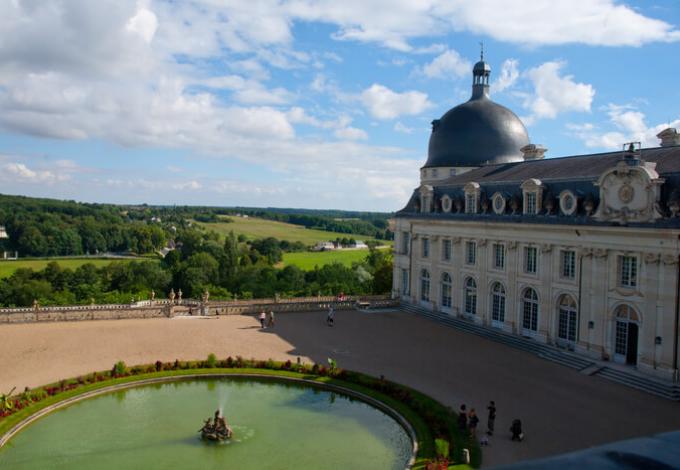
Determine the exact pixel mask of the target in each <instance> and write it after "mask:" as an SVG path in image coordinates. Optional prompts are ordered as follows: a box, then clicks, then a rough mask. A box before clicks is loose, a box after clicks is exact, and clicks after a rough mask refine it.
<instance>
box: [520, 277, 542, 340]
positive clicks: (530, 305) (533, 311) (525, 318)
mask: <svg viewBox="0 0 680 470" xmlns="http://www.w3.org/2000/svg"><path fill="white" fill-rule="evenodd" d="M522 328H524V329H525V330H528V331H530V332H536V331H538V294H536V291H535V290H533V289H532V288H531V287H530V288H528V289H527V290H525V291H524V295H523V296H522Z"/></svg>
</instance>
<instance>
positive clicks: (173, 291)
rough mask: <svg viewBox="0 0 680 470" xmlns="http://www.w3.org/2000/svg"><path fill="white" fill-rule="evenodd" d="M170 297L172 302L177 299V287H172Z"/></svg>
mask: <svg viewBox="0 0 680 470" xmlns="http://www.w3.org/2000/svg"><path fill="white" fill-rule="evenodd" d="M168 298H169V299H170V302H174V301H175V289H170V294H169V295H168Z"/></svg>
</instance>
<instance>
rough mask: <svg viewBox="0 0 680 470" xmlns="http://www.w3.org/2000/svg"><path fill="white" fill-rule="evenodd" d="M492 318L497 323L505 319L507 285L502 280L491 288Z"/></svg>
mask: <svg viewBox="0 0 680 470" xmlns="http://www.w3.org/2000/svg"><path fill="white" fill-rule="evenodd" d="M491 320H492V321H493V322H495V323H503V322H504V321H505V287H503V284H501V283H500V282H497V283H495V284H494V285H493V287H492V288H491Z"/></svg>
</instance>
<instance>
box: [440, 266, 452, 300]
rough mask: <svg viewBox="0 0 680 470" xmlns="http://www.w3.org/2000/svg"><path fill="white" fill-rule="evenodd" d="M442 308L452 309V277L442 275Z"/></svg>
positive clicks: (447, 274)
mask: <svg viewBox="0 0 680 470" xmlns="http://www.w3.org/2000/svg"><path fill="white" fill-rule="evenodd" d="M442 307H445V308H451V275H450V274H449V273H443V274H442Z"/></svg>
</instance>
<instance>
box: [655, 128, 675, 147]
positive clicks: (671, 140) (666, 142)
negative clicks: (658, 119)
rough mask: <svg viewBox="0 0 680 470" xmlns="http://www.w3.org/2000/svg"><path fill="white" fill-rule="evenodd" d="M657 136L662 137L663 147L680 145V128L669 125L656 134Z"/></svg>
mask: <svg viewBox="0 0 680 470" xmlns="http://www.w3.org/2000/svg"><path fill="white" fill-rule="evenodd" d="M656 136H657V137H658V138H659V139H661V146H662V147H672V146H674V145H680V133H678V130H677V129H676V128H674V127H668V128H666V129H664V130H662V131H661V132H659V133H658V134H656Z"/></svg>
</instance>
